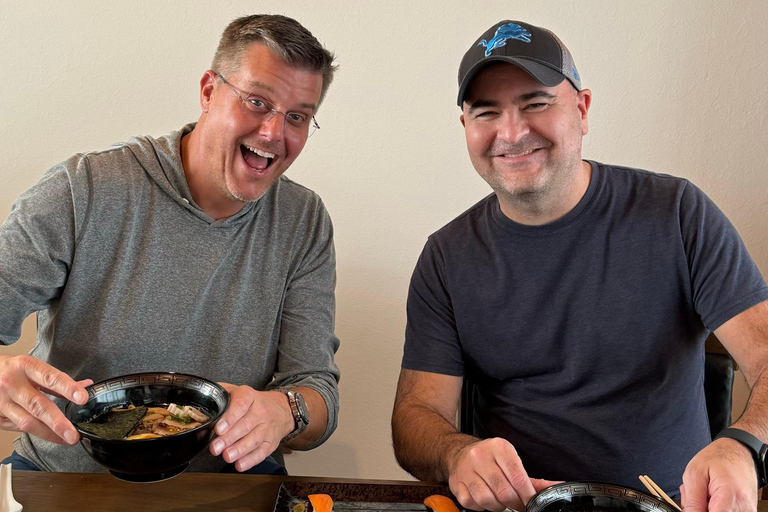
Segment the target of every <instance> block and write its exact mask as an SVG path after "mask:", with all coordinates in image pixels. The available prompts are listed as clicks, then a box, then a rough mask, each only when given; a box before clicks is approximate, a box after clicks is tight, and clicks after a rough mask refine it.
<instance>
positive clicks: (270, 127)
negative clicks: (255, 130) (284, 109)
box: [259, 110, 285, 140]
mask: <svg viewBox="0 0 768 512" xmlns="http://www.w3.org/2000/svg"><path fill="white" fill-rule="evenodd" d="M284 133H285V115H284V114H282V113H280V112H277V111H275V110H272V113H271V114H269V115H268V116H266V117H265V118H264V119H263V120H262V122H261V124H260V125H259V135H261V136H263V137H264V138H266V139H267V140H282V139H283V135H284Z"/></svg>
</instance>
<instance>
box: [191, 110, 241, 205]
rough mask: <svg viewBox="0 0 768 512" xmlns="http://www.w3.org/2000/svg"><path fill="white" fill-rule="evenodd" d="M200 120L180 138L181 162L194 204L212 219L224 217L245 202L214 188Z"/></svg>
mask: <svg viewBox="0 0 768 512" xmlns="http://www.w3.org/2000/svg"><path fill="white" fill-rule="evenodd" d="M202 121H203V120H202V119H201V120H200V121H198V125H197V126H196V127H195V129H194V130H192V131H191V132H189V133H188V134H186V135H184V136H183V137H182V138H181V164H182V166H183V167H184V176H185V177H186V178H187V185H188V186H189V191H190V192H191V193H192V199H193V200H194V201H195V204H197V205H198V206H199V207H200V209H202V210H203V211H204V212H205V213H207V214H208V215H210V216H211V217H212V218H213V219H214V220H220V219H225V218H227V217H231V216H233V215H235V214H236V213H237V212H239V211H240V210H241V209H242V208H243V206H245V204H246V203H245V202H240V201H233V200H232V199H231V198H229V197H227V196H225V195H224V194H222V193H221V192H219V191H218V190H217V189H216V186H215V184H214V180H213V179H212V178H213V177H212V176H211V171H210V169H211V168H212V166H211V164H210V163H208V162H206V161H205V156H204V155H205V154H206V153H207V152H206V151H205V143H204V141H203V140H202V136H201V135H200V134H201V133H202V130H198V127H199V126H200V123H201V122H202Z"/></svg>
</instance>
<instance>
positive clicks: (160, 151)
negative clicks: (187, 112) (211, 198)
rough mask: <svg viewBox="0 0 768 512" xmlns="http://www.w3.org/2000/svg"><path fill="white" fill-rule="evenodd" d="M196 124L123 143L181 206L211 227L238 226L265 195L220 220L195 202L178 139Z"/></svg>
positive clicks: (152, 177)
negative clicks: (165, 133)
mask: <svg viewBox="0 0 768 512" xmlns="http://www.w3.org/2000/svg"><path fill="white" fill-rule="evenodd" d="M195 124H196V123H189V124H187V125H185V126H184V127H183V128H181V129H180V130H178V131H174V132H171V133H170V134H168V135H165V136H163V137H158V138H156V139H155V138H153V137H150V136H140V137H132V138H131V139H129V140H128V141H127V142H126V143H124V144H122V145H124V146H126V147H127V148H128V149H130V151H131V153H133V155H134V156H135V157H136V160H137V161H138V162H139V165H141V167H142V168H143V169H144V171H145V172H146V173H147V175H148V176H149V177H150V178H151V179H152V180H153V181H154V182H155V183H156V184H157V186H158V187H160V188H161V189H162V190H163V191H164V192H165V193H166V194H168V195H169V196H170V197H171V198H173V199H174V200H175V201H176V202H177V203H178V204H179V206H180V207H181V208H184V209H186V210H188V211H189V212H190V214H192V215H194V216H195V217H197V218H199V219H200V220H202V221H204V222H206V223H208V224H210V225H211V226H220V227H227V226H235V225H238V224H240V223H241V222H243V221H244V220H245V219H247V218H248V217H249V216H250V215H253V214H254V213H255V212H256V211H257V209H258V206H259V205H260V204H261V203H262V199H263V198H264V196H262V197H261V198H259V199H257V200H256V201H253V202H249V203H246V204H245V206H243V208H242V209H241V210H240V211H239V212H237V213H236V214H235V215H232V216H231V217H227V218H225V219H220V220H215V219H214V218H213V217H211V216H210V215H208V214H207V213H205V212H204V211H203V210H202V208H200V207H199V206H198V205H197V204H196V203H195V201H194V199H193V198H192V192H191V191H190V189H189V184H188V183H187V177H186V175H185V174H184V166H183V165H182V162H181V139H182V137H184V135H186V134H188V133H189V132H191V131H192V130H193V129H194V128H195ZM273 188H274V187H273ZM271 190H272V189H271V188H270V190H268V191H267V193H266V194H264V195H265V196H266V195H267V194H269V193H270V192H271Z"/></svg>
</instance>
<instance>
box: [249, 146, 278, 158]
mask: <svg viewBox="0 0 768 512" xmlns="http://www.w3.org/2000/svg"><path fill="white" fill-rule="evenodd" d="M245 147H246V148H248V150H249V151H253V152H254V153H256V154H257V155H259V156H263V157H264V158H275V155H274V154H273V153H268V152H266V151H262V150H260V149H259V148H252V147H251V146H245Z"/></svg>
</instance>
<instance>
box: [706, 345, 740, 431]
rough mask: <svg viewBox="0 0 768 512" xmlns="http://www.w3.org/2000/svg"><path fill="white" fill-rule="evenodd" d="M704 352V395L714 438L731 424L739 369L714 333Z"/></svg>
mask: <svg viewBox="0 0 768 512" xmlns="http://www.w3.org/2000/svg"><path fill="white" fill-rule="evenodd" d="M705 350H706V353H705V354H704V396H705V398H706V400H707V415H708V416H709V431H710V433H711V434H712V439H714V438H715V436H716V435H717V434H719V433H720V431H721V430H723V429H724V428H727V427H729V426H731V411H732V406H733V376H734V372H735V371H736V370H737V369H738V367H737V366H736V363H735V362H734V360H733V358H732V357H731V355H730V354H729V353H728V351H726V350H725V348H724V347H723V345H722V344H721V343H720V341H719V340H718V339H717V338H716V337H715V335H714V334H710V335H709V338H707V341H706V348H705Z"/></svg>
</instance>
